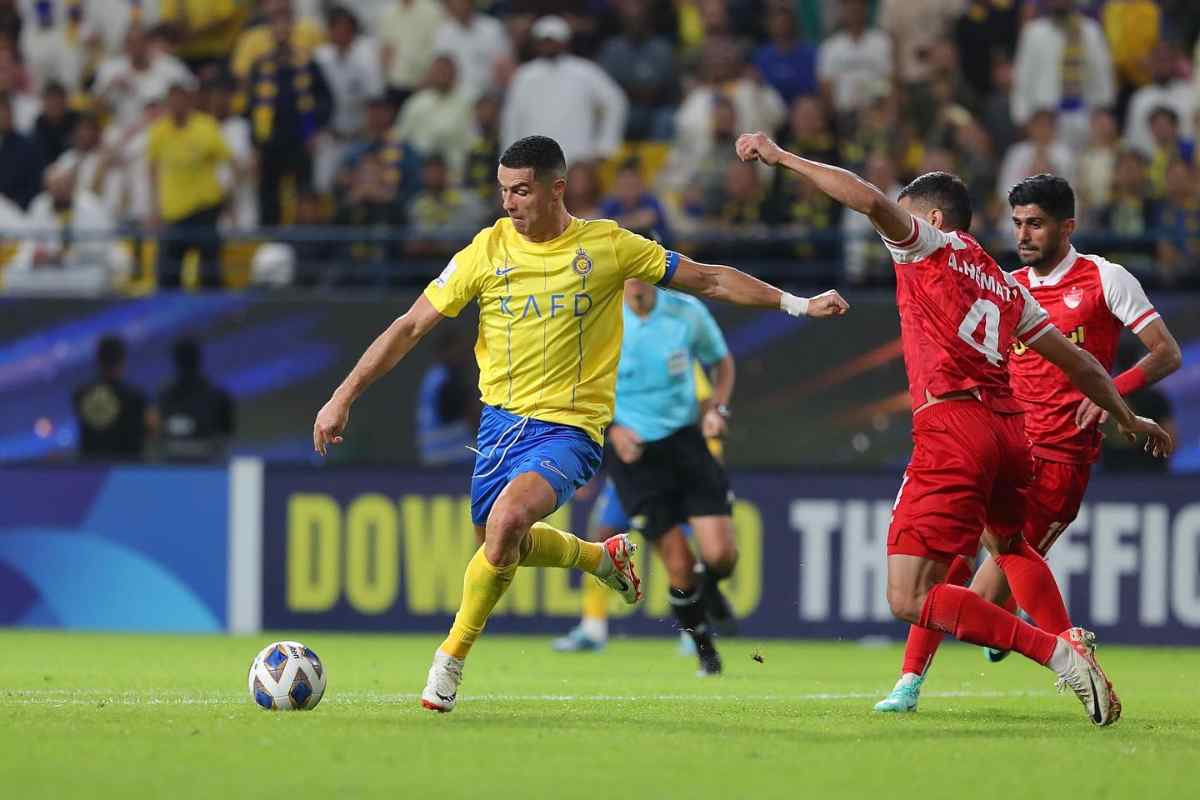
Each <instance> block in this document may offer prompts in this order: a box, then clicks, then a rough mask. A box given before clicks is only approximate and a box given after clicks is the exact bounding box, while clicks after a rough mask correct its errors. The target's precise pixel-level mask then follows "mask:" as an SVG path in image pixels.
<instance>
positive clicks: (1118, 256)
mask: <svg viewBox="0 0 1200 800" xmlns="http://www.w3.org/2000/svg"><path fill="white" fill-rule="evenodd" d="M1157 218H1158V207H1157V205H1156V204H1155V202H1154V200H1152V199H1151V198H1150V196H1149V186H1148V184H1147V180H1146V159H1145V158H1144V157H1143V156H1142V154H1141V153H1139V152H1138V151H1136V150H1133V149H1131V148H1125V149H1122V150H1120V151H1118V153H1117V162H1116V166H1115V167H1114V169H1113V184H1112V192H1111V196H1110V197H1109V201H1108V205H1107V206H1105V207H1104V208H1103V209H1102V210H1101V212H1100V215H1099V221H1100V230H1102V231H1103V232H1104V233H1107V234H1109V235H1111V236H1117V237H1121V238H1123V239H1128V240H1131V241H1128V242H1125V243H1123V244H1122V245H1121V248H1120V251H1119V252H1110V253H1109V257H1110V258H1111V259H1112V260H1113V261H1116V262H1117V263H1120V264H1123V265H1124V266H1125V267H1126V268H1128V269H1131V270H1133V271H1135V272H1139V273H1142V274H1145V273H1147V272H1149V271H1150V270H1151V269H1152V268H1153V261H1154V256H1153V253H1154V247H1153V245H1152V244H1150V243H1149V242H1148V239H1149V237H1150V235H1151V233H1152V231H1153V228H1154V225H1155V224H1156V222H1157ZM1138 240H1140V241H1138ZM1135 242H1136V243H1135Z"/></svg>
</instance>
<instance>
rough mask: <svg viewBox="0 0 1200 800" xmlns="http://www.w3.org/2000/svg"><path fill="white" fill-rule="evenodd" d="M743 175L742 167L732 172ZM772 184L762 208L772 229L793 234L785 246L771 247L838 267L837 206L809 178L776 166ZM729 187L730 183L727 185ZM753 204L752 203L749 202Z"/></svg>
mask: <svg viewBox="0 0 1200 800" xmlns="http://www.w3.org/2000/svg"><path fill="white" fill-rule="evenodd" d="M735 174H736V176H737V177H738V179H739V180H743V179H745V175H744V172H743V171H738V172H737V173H734V172H733V171H732V170H731V177H733V176H734V175H735ZM773 178H774V186H773V189H772V191H771V194H770V197H769V198H768V204H769V205H768V207H767V208H766V210H765V213H766V215H767V221H769V222H773V223H774V232H777V233H780V232H782V233H787V234H788V235H789V236H791V237H793V238H794V241H792V242H789V243H788V245H787V247H786V249H784V250H782V251H781V250H780V249H779V248H778V247H775V248H772V249H773V250H774V251H775V252H776V254H778V255H783V256H785V257H788V258H795V259H801V260H803V261H806V262H813V261H818V262H821V263H822V264H823V266H824V267H825V268H826V269H829V270H831V271H832V270H836V269H838V268H839V267H841V263H840V261H839V259H840V257H841V253H842V245H841V241H840V240H839V238H838V230H839V222H840V217H841V208H840V207H839V206H838V204H837V203H835V202H834V201H833V200H832V199H830V197H829V196H828V195H826V194H825V193H824V192H822V191H820V190H819V189H817V188H816V187H815V186H813V185H812V183H811V182H810V181H807V180H805V179H803V178H801V177H800V176H799V175H797V174H796V173H794V172H790V171H787V170H776V172H775V174H774V176H773ZM729 188H733V184H730V185H729ZM751 207H753V203H751Z"/></svg>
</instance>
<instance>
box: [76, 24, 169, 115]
mask: <svg viewBox="0 0 1200 800" xmlns="http://www.w3.org/2000/svg"><path fill="white" fill-rule="evenodd" d="M191 82H192V73H191V72H189V71H188V68H187V67H185V66H184V64H183V62H182V61H180V60H179V59H177V58H175V57H174V56H172V55H169V54H167V53H163V52H160V51H159V50H158V49H157V48H154V47H153V46H152V44H151V41H150V37H149V36H147V34H146V32H145V31H144V30H143V29H142V28H140V27H138V26H133V27H130V28H129V31H128V33H126V34H125V52H124V53H123V54H121V55H118V56H112V57H110V58H108V59H105V60H104V61H102V62H101V63H100V67H99V68H98V69H97V71H96V82H95V84H94V86H93V87H92V91H93V93H94V95H95V97H96V98H97V99H98V100H100V101H101V102H102V103H103V104H104V106H105V107H106V108H107V109H108V110H109V111H111V112H112V116H113V122H115V123H116V124H117V125H121V126H127V125H133V124H134V123H136V122H137V121H138V120H139V119H140V118H141V116H142V114H143V113H144V112H145V110H146V104H147V103H149V102H151V101H153V100H161V99H162V98H164V97H166V94H167V88H168V87H170V86H171V85H172V84H176V83H178V84H180V85H190V84H191Z"/></svg>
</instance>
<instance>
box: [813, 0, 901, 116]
mask: <svg viewBox="0 0 1200 800" xmlns="http://www.w3.org/2000/svg"><path fill="white" fill-rule="evenodd" d="M839 9H840V17H839V19H840V21H841V27H840V30H839V31H838V32H837V33H835V34H834V35H833V36H830V37H829V38H828V39H826V40H824V41H823V42H821V47H820V49H819V50H818V51H817V77H818V78H819V79H820V81H821V92H822V94H824V95H825V97H826V99H827V100H828V102H829V103H830V105H832V107H833V109H834V111H836V112H837V113H838V114H849V113H853V112H855V111H858V110H859V109H860V108H862V107H863V106H864V105H866V104H867V103H868V102H870V100H871V98H873V97H877V96H878V95H879V93H880V91H881V90H880V87H887V88H884V89H883V90H882V91H883V93H887V92H888V91H889V90H890V87H891V84H892V77H893V75H892V69H893V60H892V41H891V39H889V38H888V35H887V34H886V33H884V32H883V31H881V30H879V29H878V28H869V27H868V26H867V21H868V20H867V0H841V3H840V6H839Z"/></svg>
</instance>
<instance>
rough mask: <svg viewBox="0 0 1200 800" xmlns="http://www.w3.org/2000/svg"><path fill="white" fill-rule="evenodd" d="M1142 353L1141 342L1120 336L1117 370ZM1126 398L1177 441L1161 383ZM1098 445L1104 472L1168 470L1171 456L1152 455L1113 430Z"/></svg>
mask: <svg viewBox="0 0 1200 800" xmlns="http://www.w3.org/2000/svg"><path fill="white" fill-rule="evenodd" d="M1142 352H1143V350H1142V347H1141V344H1140V342H1138V340H1137V339H1136V338H1134V337H1132V336H1129V335H1128V334H1126V335H1125V336H1122V337H1121V342H1120V344H1119V345H1118V346H1117V363H1116V371H1117V373H1118V374H1119V373H1121V372H1124V371H1125V370H1127V369H1129V368H1130V367H1132V366H1133V365H1134V364H1136V363H1137V362H1138V360H1139V359H1141V357H1142ZM1125 401H1126V402H1127V403H1129V407H1130V408H1131V409H1133V413H1135V414H1137V415H1138V416H1141V417H1149V418H1150V419H1153V420H1154V421H1155V422H1157V423H1158V424H1159V425H1161V426H1163V428H1165V429H1166V431H1167V432H1168V433H1170V434H1171V435H1172V436H1174V437H1175V438H1176V441H1178V440H1179V427H1178V426H1177V425H1176V424H1175V415H1174V414H1173V413H1172V409H1171V400H1170V398H1168V397H1167V393H1166V392H1164V391H1163V389H1162V386H1161V385H1160V384H1152V385H1150V386H1146V387H1144V388H1142V389H1140V390H1138V391H1136V392H1134V393H1133V394H1130V395H1127V396H1126V397H1125ZM1100 446H1101V448H1102V449H1101V453H1102V454H1103V455H1102V458H1103V462H1102V466H1103V467H1104V471H1105V472H1151V473H1155V472H1157V473H1165V472H1169V471H1170V469H1171V459H1170V458H1155V457H1154V456H1152V455H1150V454H1149V453H1147V452H1146V451H1145V450H1143V449H1142V446H1141V445H1140V444H1135V443H1133V442H1130V441H1129V440H1128V439H1126V438H1125V437H1124V436H1121V435H1118V434H1115V433H1114V432H1112V431H1110V432H1109V433H1108V435H1106V436H1105V437H1104V439H1103V440H1102V441H1101V442H1100Z"/></svg>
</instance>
